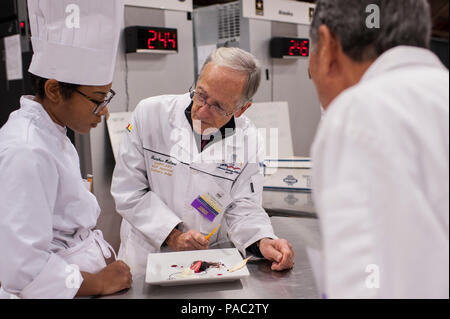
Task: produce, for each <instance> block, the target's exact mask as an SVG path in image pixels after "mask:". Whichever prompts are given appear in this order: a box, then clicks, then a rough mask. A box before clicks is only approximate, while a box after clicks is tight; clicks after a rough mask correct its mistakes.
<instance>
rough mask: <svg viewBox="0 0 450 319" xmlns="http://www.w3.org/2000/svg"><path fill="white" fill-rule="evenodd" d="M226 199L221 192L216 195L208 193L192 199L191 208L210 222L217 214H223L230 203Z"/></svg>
mask: <svg viewBox="0 0 450 319" xmlns="http://www.w3.org/2000/svg"><path fill="white" fill-rule="evenodd" d="M226 197H228V196H225V193H224V192H222V191H220V192H217V193H209V192H208V193H205V194H203V195H200V196H198V197H197V198H196V199H194V201H193V202H192V203H191V206H192V207H194V208H195V209H196V210H197V211H198V212H199V213H200V214H201V215H202V216H203V217H205V218H206V219H208V220H209V221H211V222H212V221H214V219H215V218H216V217H217V216H218V215H219V214H221V213H223V212H224V211H225V210H226V208H227V207H228V206H229V204H230V203H231V201H229V200H227V199H226Z"/></svg>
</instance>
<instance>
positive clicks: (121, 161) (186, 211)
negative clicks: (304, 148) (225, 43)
mask: <svg viewBox="0 0 450 319" xmlns="http://www.w3.org/2000/svg"><path fill="white" fill-rule="evenodd" d="M260 77H261V71H260V67H259V65H258V63H257V61H256V60H255V58H254V57H253V56H252V55H251V54H250V53H248V52H245V51H243V50H241V49H238V48H220V49H217V50H216V51H214V52H213V53H212V54H211V55H210V56H209V58H208V59H207V60H206V62H205V64H204V66H203V68H202V71H201V73H200V76H199V79H198V82H197V84H196V87H195V89H193V90H191V92H190V93H187V94H183V95H165V96H158V97H152V98H148V99H145V100H143V101H141V102H140V103H139V104H138V106H137V107H136V110H135V111H134V113H133V116H132V119H131V122H130V125H129V126H128V132H126V136H125V138H124V140H123V142H122V144H121V147H120V152H119V156H118V159H117V165H116V168H115V170H114V175H113V180H112V185H111V193H112V195H113V197H114V199H115V202H116V208H117V211H118V212H119V214H121V215H122V216H123V221H122V226H121V246H120V250H119V257H120V258H121V259H123V260H124V261H125V262H126V263H127V264H129V265H130V267H131V271H132V273H133V276H137V275H143V274H144V273H145V268H146V264H147V255H148V253H152V252H159V251H160V250H161V248H162V247H164V246H168V248H169V249H171V250H173V251H181V250H197V249H207V248H209V247H210V244H217V243H220V242H221V241H223V240H227V238H226V237H227V235H229V238H230V240H231V241H232V242H233V243H234V245H235V246H236V247H237V248H238V249H239V250H240V251H241V253H242V254H244V255H245V254H247V253H248V252H250V253H252V254H254V255H258V256H260V257H261V256H263V257H265V258H266V259H268V260H271V261H272V266H271V267H272V270H283V269H289V268H292V267H293V264H294V262H293V258H294V252H293V250H292V247H291V245H290V244H289V243H288V242H287V241H286V240H284V239H278V238H277V237H276V236H275V234H274V232H273V229H272V225H271V223H270V219H269V217H268V216H267V214H266V212H265V211H264V210H263V208H262V207H261V201H262V199H261V196H262V190H263V175H262V174H261V172H260V167H259V163H260V162H261V161H262V150H261V149H260V147H261V146H262V143H259V144H258V143H257V132H256V128H255V127H254V126H253V125H252V124H251V123H250V121H249V120H248V119H247V118H246V117H245V116H242V115H243V113H244V112H245V110H246V109H248V108H249V107H250V106H251V104H252V103H251V102H250V100H251V98H252V97H253V95H254V94H255V93H256V90H257V89H258V86H259V82H260ZM210 204H211V205H210ZM219 225H220V228H219V231H218V232H217V233H216V234H214V235H213V236H212V237H211V238H210V239H207V238H206V237H205V236H206V235H208V234H209V233H210V232H211V231H212V230H213V229H214V228H216V227H218V226H219Z"/></svg>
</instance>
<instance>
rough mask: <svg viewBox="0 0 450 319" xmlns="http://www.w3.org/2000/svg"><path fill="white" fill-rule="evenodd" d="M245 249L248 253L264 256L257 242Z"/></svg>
mask: <svg viewBox="0 0 450 319" xmlns="http://www.w3.org/2000/svg"><path fill="white" fill-rule="evenodd" d="M245 251H246V253H247V254H250V255H253V256H255V257H258V258H264V256H263V255H262V254H261V250H259V247H258V244H257V243H253V244H252V245H250V246H248V247H247V248H246V249H245Z"/></svg>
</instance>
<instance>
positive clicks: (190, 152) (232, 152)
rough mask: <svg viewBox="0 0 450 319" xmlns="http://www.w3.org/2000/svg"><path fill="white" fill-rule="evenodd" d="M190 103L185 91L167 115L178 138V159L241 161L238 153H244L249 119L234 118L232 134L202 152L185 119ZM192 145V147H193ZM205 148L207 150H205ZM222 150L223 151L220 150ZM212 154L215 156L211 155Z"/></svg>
mask: <svg viewBox="0 0 450 319" xmlns="http://www.w3.org/2000/svg"><path fill="white" fill-rule="evenodd" d="M190 103H191V98H190V95H189V93H186V94H184V95H182V96H180V98H179V99H178V100H177V105H176V107H174V108H172V110H171V113H170V115H169V122H170V124H171V129H172V130H174V132H173V134H174V136H179V137H180V139H179V141H178V142H177V143H176V145H177V146H178V147H179V148H180V149H181V150H182V154H180V153H178V155H180V156H181V158H179V160H181V161H182V162H185V163H192V162H205V161H207V162H227V163H233V162H236V161H237V160H239V161H241V162H242V161H243V159H241V158H240V157H239V154H244V156H245V153H244V152H243V151H244V141H245V140H246V135H247V134H248V133H249V131H248V129H249V128H250V125H249V120H248V119H247V118H246V117H245V116H243V115H242V116H240V117H239V118H237V119H235V130H234V134H229V135H228V136H226V137H225V138H223V139H221V140H220V141H217V142H216V143H214V144H212V145H211V146H210V147H208V148H205V149H204V151H203V152H201V151H200V149H199V148H198V147H197V146H196V145H197V144H196V143H197V142H196V141H195V135H194V132H193V130H192V127H191V124H190V123H189V122H188V120H187V119H186V115H185V113H184V111H185V110H186V105H189V104H190ZM193 146H194V147H193ZM206 150H207V152H205V151H206ZM222 150H223V151H222ZM213 154H214V155H215V156H213Z"/></svg>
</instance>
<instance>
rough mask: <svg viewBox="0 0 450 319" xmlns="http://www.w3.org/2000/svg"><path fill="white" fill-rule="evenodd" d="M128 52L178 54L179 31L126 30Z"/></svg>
mask: <svg viewBox="0 0 450 319" xmlns="http://www.w3.org/2000/svg"><path fill="white" fill-rule="evenodd" d="M125 37H126V52H127V53H131V52H138V53H139V52H145V53H176V52H178V34H177V29H169V28H159V27H158V28H156V27H143V26H132V27H127V28H126V29H125Z"/></svg>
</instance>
